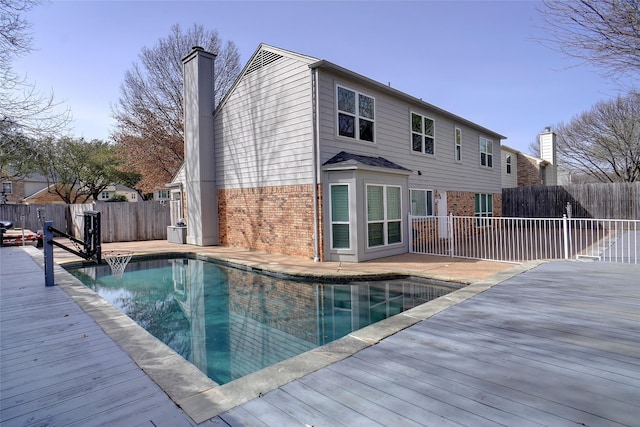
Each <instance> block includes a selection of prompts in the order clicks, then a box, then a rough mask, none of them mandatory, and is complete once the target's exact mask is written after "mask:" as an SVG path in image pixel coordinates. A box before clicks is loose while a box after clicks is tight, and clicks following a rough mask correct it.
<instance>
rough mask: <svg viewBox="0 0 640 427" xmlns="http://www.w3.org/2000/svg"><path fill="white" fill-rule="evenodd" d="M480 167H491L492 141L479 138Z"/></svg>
mask: <svg viewBox="0 0 640 427" xmlns="http://www.w3.org/2000/svg"><path fill="white" fill-rule="evenodd" d="M480 165H481V166H486V167H488V168H492V167H493V141H491V140H490V139H487V138H483V137H480Z"/></svg>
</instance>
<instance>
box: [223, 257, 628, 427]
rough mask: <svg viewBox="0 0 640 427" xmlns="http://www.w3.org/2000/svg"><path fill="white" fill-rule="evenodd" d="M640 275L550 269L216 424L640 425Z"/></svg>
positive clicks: (571, 266)
mask: <svg viewBox="0 0 640 427" xmlns="http://www.w3.org/2000/svg"><path fill="white" fill-rule="evenodd" d="M638 277H640V266H634V265H620V264H606V263H582V262H558V263H547V264H543V265H541V266H538V267H536V268H534V269H533V270H530V271H528V272H526V273H523V274H521V275H519V276H516V277H514V278H511V279H509V280H507V281H506V282H503V283H502V284H499V285H497V286H494V287H493V288H491V289H489V290H487V291H485V292H484V293H481V294H479V295H477V296H475V297H473V298H471V299H469V300H467V301H463V302H461V303H459V304H457V305H455V306H453V307H451V308H449V309H448V310H445V311H443V312H441V313H439V314H436V315H435V316H433V317H431V318H429V319H427V320H424V321H422V322H420V323H418V324H416V325H414V326H412V327H410V328H408V329H405V330H404V331H401V332H399V333H397V334H395V335H393V336H392V337H390V338H387V339H385V340H383V341H382V342H380V343H379V344H377V345H375V346H372V347H369V348H366V349H364V350H362V351H361V352H359V353H357V354H355V355H354V356H352V357H349V358H347V359H345V360H343V361H340V362H337V363H335V364H333V365H331V366H329V367H327V368H324V369H321V370H319V371H317V372H315V373H313V374H311V375H307V376H306V377H303V378H301V379H299V380H296V381H294V382H292V383H289V384H287V385H285V386H283V387H281V388H279V389H278V390H275V391H272V392H270V393H267V394H266V395H264V396H263V397H261V398H258V399H255V400H252V401H250V402H248V403H246V404H244V405H242V406H239V407H237V408H235V409H232V410H230V411H228V412H226V413H224V414H221V415H220V416H218V417H217V420H219V421H220V422H224V423H226V424H228V425H230V426H241V425H253V426H276V425H277V426H285V425H313V426H314V427H318V426H336V425H345V426H374V425H384V426H400V425H401V426H425V425H426V426H448V425H456V426H457V425H466V426H485V425H486V426H494V425H505V426H540V425H549V426H638V425H640V280H639V279H638Z"/></svg>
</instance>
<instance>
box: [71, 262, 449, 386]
mask: <svg viewBox="0 0 640 427" xmlns="http://www.w3.org/2000/svg"><path fill="white" fill-rule="evenodd" d="M69 272H70V273H71V274H73V275H74V276H75V277H77V278H78V279H79V280H81V281H82V282H83V283H84V284H85V285H86V286H88V287H90V288H91V289H93V290H94V291H95V292H97V293H98V294H99V295H100V296H102V297H103V298H105V299H106V300H107V301H109V302H110V303H111V304H113V305H114V306H116V307H118V308H119V309H120V310H122V311H123V312H124V313H126V314H127V315H128V316H129V317H131V318H132V319H133V320H134V321H135V322H136V323H138V324H139V325H140V326H142V327H143V328H145V329H146V330H147V331H149V332H150V333H151V334H152V335H154V336H155V337H156V338H158V339H159V340H161V341H162V342H164V343H165V344H167V345H168V346H169V347H171V348H172V349H173V350H174V351H176V352H177V353H179V354H180V355H181V356H182V357H184V358H185V359H187V360H188V361H189V362H191V363H193V364H194V365H195V366H197V367H198V369H200V370H201V371H202V372H204V373H205V374H206V375H207V376H208V377H209V378H211V379H212V380H213V381H215V382H216V383H218V384H225V383H228V382H230V381H233V380H234V379H237V378H240V377H242V376H244V375H247V374H250V373H252V372H254V371H257V370H260V369H262V368H265V367H267V366H270V365H273V364H275V363H278V362H280V361H283V360H286V359H288V358H291V357H293V356H296V355H298V354H301V353H303V352H305V351H308V350H311V349H313V348H315V347H318V346H321V345H323V344H326V343H329V342H331V341H333V340H336V339H338V338H341V337H343V336H345V335H347V334H348V333H350V332H352V331H354V330H357V329H360V328H363V327H365V326H367V325H370V324H372V323H375V322H377V321H380V320H382V319H385V318H387V317H389V316H393V315H395V314H398V313H400V312H402V311H404V310H407V309H410V308H412V307H415V306H417V305H420V304H423V303H425V302H427V301H430V300H432V299H434V298H437V297H440V296H442V295H445V294H447V293H449V292H451V291H453V290H455V288H452V287H447V286H436V285H428V284H423V283H418V282H416V281H414V280H390V281H375V282H357V283H336V284H331V283H310V282H295V281H291V280H287V279H281V278H276V277H271V276H266V275H262V274H257V273H253V272H248V271H243V270H239V269H236V268H232V267H226V266H223V265H220V264H217V263H212V262H207V261H202V260H197V259H189V258H176V259H160V260H151V261H138V262H130V263H129V265H128V266H127V269H126V271H125V273H124V276H123V278H122V280H121V281H118V280H115V279H114V278H113V277H112V275H111V270H110V269H109V267H108V266H106V265H101V266H92V267H83V268H75V269H70V270H69Z"/></svg>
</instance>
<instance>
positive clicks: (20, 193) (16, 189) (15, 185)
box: [0, 179, 24, 204]
mask: <svg viewBox="0 0 640 427" xmlns="http://www.w3.org/2000/svg"><path fill="white" fill-rule="evenodd" d="M0 181H3V182H11V193H9V194H5V196H6V198H7V203H11V204H13V203H20V202H21V200H22V198H23V197H24V181H22V180H10V179H2V180H0Z"/></svg>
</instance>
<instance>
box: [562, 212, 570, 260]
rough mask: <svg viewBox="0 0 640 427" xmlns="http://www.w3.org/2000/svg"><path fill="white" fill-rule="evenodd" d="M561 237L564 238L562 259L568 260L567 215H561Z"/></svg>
mask: <svg viewBox="0 0 640 427" xmlns="http://www.w3.org/2000/svg"><path fill="white" fill-rule="evenodd" d="M562 235H563V237H564V238H563V244H564V259H569V230H568V229H567V214H562Z"/></svg>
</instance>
